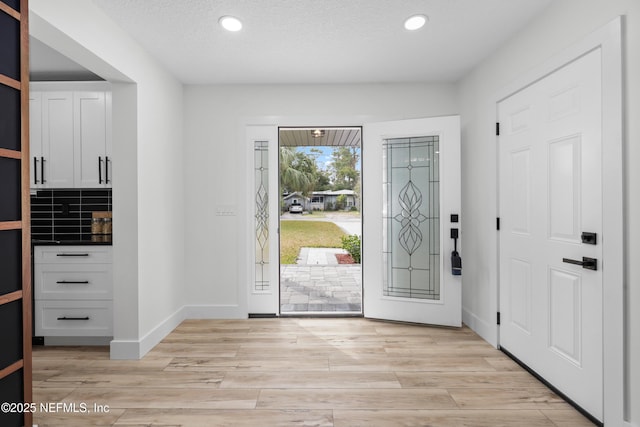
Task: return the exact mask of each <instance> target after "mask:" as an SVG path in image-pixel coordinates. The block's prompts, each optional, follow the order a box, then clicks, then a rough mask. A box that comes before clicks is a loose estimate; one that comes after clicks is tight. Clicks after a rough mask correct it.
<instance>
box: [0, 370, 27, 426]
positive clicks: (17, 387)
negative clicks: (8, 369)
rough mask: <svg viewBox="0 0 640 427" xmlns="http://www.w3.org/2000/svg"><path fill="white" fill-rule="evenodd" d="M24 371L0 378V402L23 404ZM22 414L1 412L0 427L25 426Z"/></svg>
mask: <svg viewBox="0 0 640 427" xmlns="http://www.w3.org/2000/svg"><path fill="white" fill-rule="evenodd" d="M23 375H24V372H23V370H22V369H20V370H18V371H16V372H14V373H12V374H11V375H8V376H6V377H4V378H0V402H9V403H20V402H23V400H22V396H23V394H24V387H23V380H24V378H23ZM24 421H25V420H23V416H22V414H20V413H18V412H4V411H0V426H21V425H23V424H24Z"/></svg>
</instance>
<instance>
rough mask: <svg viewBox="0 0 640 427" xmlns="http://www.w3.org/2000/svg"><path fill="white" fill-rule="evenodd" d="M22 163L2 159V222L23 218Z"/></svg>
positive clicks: (0, 172) (0, 185)
mask: <svg viewBox="0 0 640 427" xmlns="http://www.w3.org/2000/svg"><path fill="white" fill-rule="evenodd" d="M21 172H22V171H21V162H20V161H19V160H16V159H7V158H3V157H0V200H1V201H2V203H0V221H19V220H21V218H22V191H21Z"/></svg>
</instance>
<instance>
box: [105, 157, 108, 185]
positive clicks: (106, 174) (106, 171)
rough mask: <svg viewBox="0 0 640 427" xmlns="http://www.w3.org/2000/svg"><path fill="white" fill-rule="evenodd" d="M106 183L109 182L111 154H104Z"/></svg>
mask: <svg viewBox="0 0 640 427" xmlns="http://www.w3.org/2000/svg"><path fill="white" fill-rule="evenodd" d="M104 183H105V184H108V183H109V156H104Z"/></svg>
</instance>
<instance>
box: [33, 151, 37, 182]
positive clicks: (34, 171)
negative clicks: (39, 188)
mask: <svg viewBox="0 0 640 427" xmlns="http://www.w3.org/2000/svg"><path fill="white" fill-rule="evenodd" d="M33 183H34V184H37V183H38V158H37V157H34V158H33Z"/></svg>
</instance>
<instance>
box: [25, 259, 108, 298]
mask: <svg viewBox="0 0 640 427" xmlns="http://www.w3.org/2000/svg"><path fill="white" fill-rule="evenodd" d="M112 276H113V274H112V266H111V265H110V264H36V265H35V267H34V295H35V299H36V300H43V299H47V300H48V299H59V300H70V299H74V300H75V299H80V300H110V299H112V298H113V277H112Z"/></svg>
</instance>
